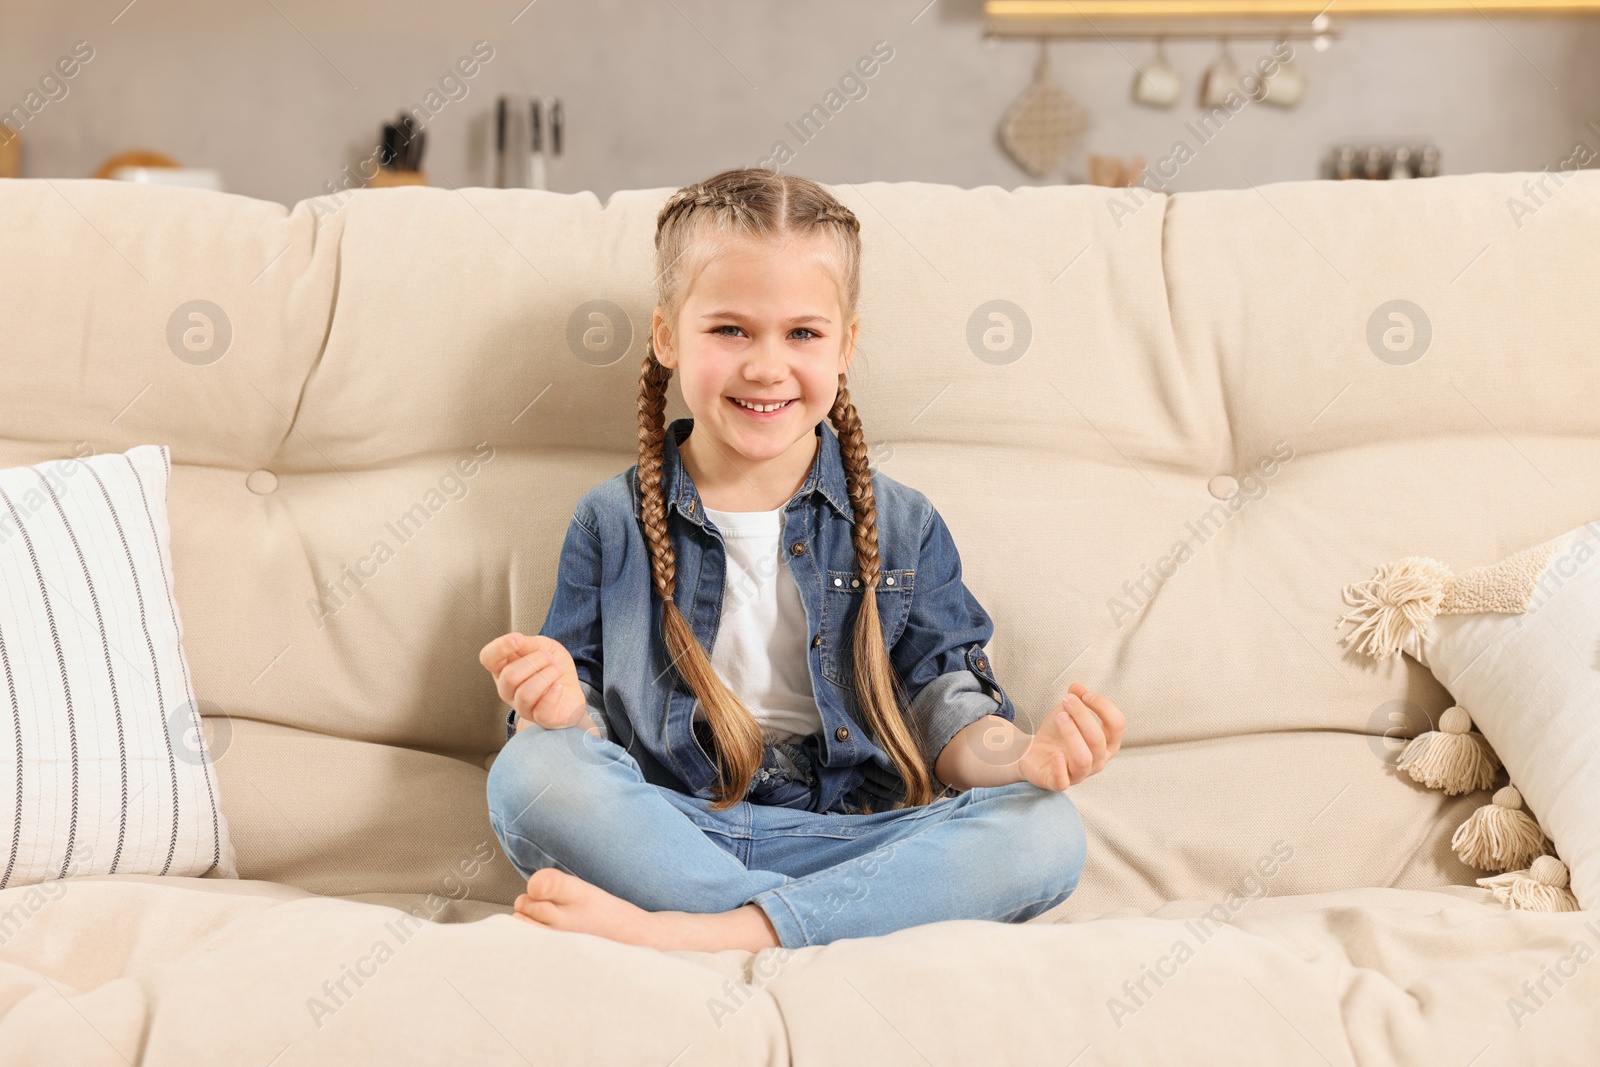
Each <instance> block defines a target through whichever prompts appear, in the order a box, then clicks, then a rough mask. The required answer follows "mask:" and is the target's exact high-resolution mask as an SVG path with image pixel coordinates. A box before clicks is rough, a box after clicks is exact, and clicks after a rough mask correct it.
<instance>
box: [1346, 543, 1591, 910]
mask: <svg viewBox="0 0 1600 1067" xmlns="http://www.w3.org/2000/svg"><path fill="white" fill-rule="evenodd" d="M1344 596H1345V600H1346V602H1347V603H1350V604H1354V605H1356V606H1357V610H1355V611H1352V612H1349V613H1347V614H1345V615H1344V616H1343V617H1341V618H1340V620H1339V623H1344V622H1348V621H1353V622H1356V623H1357V624H1358V625H1357V626H1356V628H1355V630H1353V631H1352V632H1351V633H1350V634H1348V635H1347V636H1346V637H1344V638H1343V639H1342V640H1341V643H1344V644H1348V643H1350V642H1351V641H1355V642H1356V643H1357V647H1358V650H1359V651H1361V652H1364V653H1366V654H1367V655H1370V656H1374V657H1376V658H1379V659H1383V658H1387V657H1389V656H1394V655H1397V654H1398V653H1400V652H1405V653H1406V654H1407V655H1409V656H1411V657H1412V658H1413V659H1415V660H1417V661H1418V662H1419V663H1421V664H1423V665H1424V666H1425V667H1427V668H1428V669H1429V670H1431V671H1432V672H1433V675H1434V677H1435V678H1437V679H1438V680H1439V683H1440V684H1441V685H1443V686H1444V687H1445V688H1446V689H1447V690H1449V692H1450V694H1451V696H1452V697H1453V698H1454V699H1455V700H1456V702H1457V704H1458V706H1457V707H1454V708H1451V709H1449V710H1448V711H1447V712H1446V713H1445V715H1444V716H1443V717H1442V718H1441V720H1440V730H1439V731H1438V732H1437V733H1431V732H1430V733H1428V734H1424V735H1422V736H1421V737H1418V738H1416V739H1414V740H1413V741H1412V742H1411V744H1410V745H1408V746H1407V748H1406V750H1405V751H1403V752H1402V753H1401V759H1400V761H1399V762H1400V765H1401V766H1402V767H1405V768H1407V769H1409V770H1410V771H1411V773H1412V776H1413V777H1414V778H1416V779H1417V780H1418V781H1423V782H1425V783H1426V784H1428V785H1431V786H1434V787H1435V788H1446V789H1447V791H1449V792H1463V791H1465V790H1466V789H1484V788H1487V787H1488V786H1489V784H1490V783H1491V782H1492V781H1493V770H1494V768H1495V767H1496V766H1498V764H1500V763H1503V764H1504V766H1505V769H1506V771H1507V773H1508V774H1509V775H1510V778H1511V786H1509V787H1506V788H1503V789H1501V790H1499V791H1497V792H1496V793H1495V794H1494V802H1493V803H1492V804H1490V805H1487V806H1485V807H1484V808H1482V809H1480V810H1479V812H1477V813H1475V814H1474V816H1473V817H1472V818H1471V819H1469V820H1468V822H1467V823H1466V824H1463V825H1462V827H1461V828H1460V829H1459V830H1458V831H1457V833H1456V836H1455V839H1454V840H1453V842H1452V843H1453V844H1454V845H1455V847H1456V851H1457V854H1458V855H1460V856H1461V857H1462V859H1463V860H1464V861H1466V862H1468V863H1471V864H1473V865H1474V866H1478V867H1480V868H1482V869H1488V870H1497V869H1498V870H1504V869H1506V865H1508V864H1515V865H1516V866H1518V867H1525V869H1522V870H1512V871H1509V873H1506V874H1502V875H1500V876H1498V877H1493V878H1480V879H1478V883H1479V884H1480V885H1483V886H1486V887H1489V888H1491V889H1493V890H1494V892H1495V896H1496V897H1497V898H1498V899H1499V900H1500V901H1501V902H1502V903H1504V904H1506V905H1507V906H1510V907H1521V908H1530V909H1534V910H1545V911H1556V910H1570V909H1572V908H1582V909H1583V910H1585V911H1587V910H1592V909H1596V908H1600V522H1591V523H1588V524H1586V525H1584V526H1580V527H1578V528H1577V529H1575V530H1571V531H1568V532H1567V533H1564V534H1561V535H1560V536H1558V537H1554V538H1551V539H1550V540H1548V541H1545V542H1543V543H1542V544H1539V545H1536V546H1534V547H1532V548H1528V549H1524V550H1523V551H1521V552H1518V553H1515V554H1514V555H1511V556H1508V557H1506V558H1505V559H1503V560H1501V561H1500V562H1499V563H1496V564H1492V565H1490V566H1485V567H1476V568H1473V569H1472V570H1468V571H1466V572H1464V573H1462V574H1459V575H1457V574H1455V573H1453V572H1452V571H1451V569H1450V568H1449V566H1447V565H1446V564H1444V563H1442V562H1440V561H1439V560H1436V559H1431V558H1428V557H1425V556H1408V557H1406V558H1404V559H1400V560H1396V561H1395V562H1393V563H1390V564H1388V565H1387V566H1385V567H1382V568H1380V569H1379V572H1378V574H1377V576H1376V577H1375V578H1373V579H1372V580H1370V581H1366V582H1357V583H1354V584H1352V585H1350V586H1347V587H1346V588H1345V592H1344ZM1336 625H1338V624H1336ZM1469 715H1470V718H1469ZM1473 722H1476V724H1477V726H1478V728H1479V729H1480V730H1481V731H1482V739H1481V741H1479V740H1477V738H1478V735H1476V734H1471V733H1468V730H1469V729H1470V726H1471V724H1472V723H1473ZM1484 743H1486V744H1487V746H1488V747H1489V748H1490V749H1492V751H1487V750H1485V749H1484ZM1523 800H1526V802H1527V804H1528V807H1529V809H1530V810H1531V812H1532V814H1533V816H1536V821H1535V820H1534V819H1532V818H1529V817H1527V816H1524V815H1523V813H1522V812H1521V811H1520V810H1518V809H1519V808H1520V804H1521V802H1522V801H1523ZM1552 848H1553V850H1554V854H1553V855H1549V854H1542V853H1545V852H1547V851H1549V850H1550V849H1552ZM1530 857H1531V858H1530ZM1569 883H1570V887H1571V888H1570V892H1569V891H1568V889H1567V886H1568V884H1569ZM1574 898H1575V899H1574Z"/></svg>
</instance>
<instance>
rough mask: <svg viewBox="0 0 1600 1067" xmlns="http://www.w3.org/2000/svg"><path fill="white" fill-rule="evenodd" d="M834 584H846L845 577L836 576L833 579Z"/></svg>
mask: <svg viewBox="0 0 1600 1067" xmlns="http://www.w3.org/2000/svg"><path fill="white" fill-rule="evenodd" d="M833 584H834V585H843V584H844V579H843V578H835V579H834V580H833Z"/></svg>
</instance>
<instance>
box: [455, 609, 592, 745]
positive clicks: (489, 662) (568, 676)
mask: <svg viewBox="0 0 1600 1067" xmlns="http://www.w3.org/2000/svg"><path fill="white" fill-rule="evenodd" d="M478 662H479V663H481V664H483V666H484V669H485V670H487V671H488V672H489V674H490V675H491V676H492V677H493V678H494V686H495V691H496V692H498V693H499V694H500V699H501V700H503V701H505V702H506V703H507V704H509V705H511V707H512V708H513V709H515V710H516V713H517V731H518V732H520V731H521V730H522V728H523V727H524V726H526V725H527V724H528V723H529V722H533V723H536V724H538V725H539V726H542V727H544V728H545V729H547V730H564V729H567V728H569V727H573V726H582V727H583V728H584V729H585V730H587V731H588V732H589V733H591V734H594V735H595V736H599V734H600V730H599V727H598V726H596V725H595V722H594V720H593V719H592V718H591V717H590V715H589V705H588V701H587V700H585V699H584V695H583V687H582V686H580V685H579V684H578V668H577V665H576V664H574V663H573V662H572V654H571V653H570V652H568V651H567V649H566V646H564V645H562V644H561V642H559V641H556V640H554V639H553V638H549V637H544V636H535V637H526V636H524V635H522V634H520V633H509V634H505V635H503V636H501V637H497V638H495V639H494V640H493V641H490V642H489V643H488V644H487V645H484V646H483V650H482V651H481V652H479V653H478Z"/></svg>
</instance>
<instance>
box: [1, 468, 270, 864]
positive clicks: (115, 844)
mask: <svg viewBox="0 0 1600 1067" xmlns="http://www.w3.org/2000/svg"><path fill="white" fill-rule="evenodd" d="M171 470H172V468H171V462H170V456H169V452H168V449H167V447H166V446H165V445H140V446H138V447H136V448H132V449H129V450H128V451H127V452H125V453H122V454H120V455H119V454H108V455H100V456H90V457H88V458H87V459H63V460H52V461H48V462H45V463H40V464H38V465H36V466H32V467H17V468H14V469H11V470H3V471H0V889H4V888H7V887H10V886H16V885H31V884H37V883H40V882H46V881H51V880H54V879H59V878H67V877H71V876H73V875H94V874H157V875H184V876H196V877H198V876H208V875H209V876H211V877H220V878H237V877H238V876H239V875H238V870H237V865H236V858H235V853H234V850H233V845H232V843H231V842H230V841H229V839H228V823H227V820H226V819H225V818H224V817H223V814H222V806H221V802H220V797H219V796H218V792H217V779H216V774H215V772H214V770H213V767H212V763H211V760H210V758H209V756H208V755H207V752H206V747H205V738H204V735H203V734H202V733H201V727H200V716H199V712H198V707H199V705H198V703H197V701H196V699H195V694H194V690H193V688H192V687H191V685H190V679H189V665H188V661H187V660H186V658H185V657H184V654H183V646H182V644H181V638H182V636H183V625H182V623H181V622H179V619H178V604H177V599H176V597H175V596H174V595H173V574H172V553H171V550H170V548H169V527H168V523H167V481H168V478H169V477H170V475H171Z"/></svg>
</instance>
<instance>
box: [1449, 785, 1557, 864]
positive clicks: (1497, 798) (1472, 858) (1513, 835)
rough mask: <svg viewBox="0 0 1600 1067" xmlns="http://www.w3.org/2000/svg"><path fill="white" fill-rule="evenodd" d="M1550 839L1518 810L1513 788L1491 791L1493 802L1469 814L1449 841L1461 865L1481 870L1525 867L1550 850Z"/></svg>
mask: <svg viewBox="0 0 1600 1067" xmlns="http://www.w3.org/2000/svg"><path fill="white" fill-rule="evenodd" d="M1550 844H1551V843H1550V839H1549V838H1548V837H1546V836H1545V832H1544V830H1543V829H1541V828H1540V826H1539V824H1538V823H1537V822H1535V821H1534V819H1533V817H1532V816H1531V815H1529V814H1528V813H1527V812H1525V811H1523V810H1522V793H1521V792H1520V791H1519V790H1518V789H1517V787H1516V786H1514V785H1508V786H1504V787H1503V788H1501V789H1498V790H1496V791H1495V794H1494V800H1493V801H1492V802H1491V803H1488V804H1485V805H1484V806H1483V807H1481V808H1479V809H1478V810H1477V811H1475V812H1473V813H1472V814H1471V815H1470V816H1469V817H1468V818H1467V821H1466V822H1464V823H1462V824H1461V825H1460V826H1459V827H1458V828H1457V829H1456V832H1455V835H1454V836H1453V837H1451V838H1450V847H1451V848H1453V849H1455V850H1456V855H1457V856H1459V857H1461V862H1462V863H1465V864H1467V865H1468V866H1470V867H1476V868H1478V869H1479V870H1481V871H1509V870H1512V869H1514V868H1522V867H1527V866H1529V865H1530V864H1531V863H1533V861H1534V860H1535V859H1537V858H1538V857H1540V856H1542V855H1543V854H1544V853H1545V852H1546V851H1547V850H1548V849H1549V848H1550Z"/></svg>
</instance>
